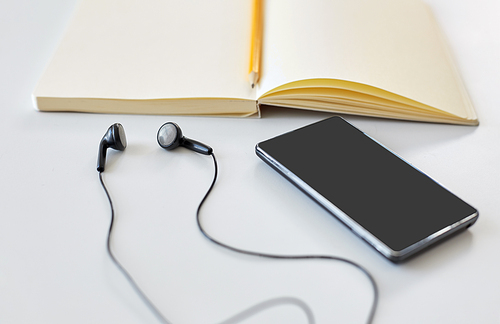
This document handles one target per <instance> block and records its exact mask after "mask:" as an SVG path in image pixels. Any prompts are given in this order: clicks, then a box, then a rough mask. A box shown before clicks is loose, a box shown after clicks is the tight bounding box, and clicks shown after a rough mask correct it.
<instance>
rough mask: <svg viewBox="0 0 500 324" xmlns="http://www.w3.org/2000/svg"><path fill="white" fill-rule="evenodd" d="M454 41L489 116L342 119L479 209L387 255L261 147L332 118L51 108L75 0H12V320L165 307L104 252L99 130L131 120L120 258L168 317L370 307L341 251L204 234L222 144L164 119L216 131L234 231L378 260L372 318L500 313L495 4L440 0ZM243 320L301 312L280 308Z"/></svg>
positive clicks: (117, 244)
mask: <svg viewBox="0 0 500 324" xmlns="http://www.w3.org/2000/svg"><path fill="white" fill-rule="evenodd" d="M429 3H431V5H432V8H433V11H434V13H435V14H436V16H437V18H438V21H439V23H440V25H441V26H442V28H443V29H444V32H445V35H446V36H447V37H448V39H449V41H450V46H451V49H452V51H453V54H454V56H455V58H456V59H457V64H458V66H459V68H460V71H461V73H462V75H463V78H464V82H465V84H466V86H467V88H468V90H469V93H470V96H471V98H472V100H473V102H474V104H475V106H476V109H477V113H478V115H479V120H480V123H481V124H480V126H479V127H464V126H448V125H435V124H424V123H414V122H400V121H388V120H377V119H370V118H355V117H347V119H348V120H349V121H350V122H352V123H353V124H355V125H356V126H358V127H359V128H361V129H362V130H364V131H365V132H367V133H368V134H370V135H372V136H373V137H375V138H377V139H378V140H379V141H381V142H382V143H384V144H386V145H387V146H388V147H390V148H391V149H393V150H395V151H396V152H397V153H399V154H400V155H402V156H403V157H404V158H406V159H407V160H409V161H410V162H412V163H413V164H415V165H416V166H417V167H419V168H421V169H423V170H424V171H426V172H427V173H428V174H430V175H431V176H433V177H434V178H436V179H437V180H438V181H440V182H441V183H442V184H444V185H445V186H447V187H448V188H449V189H451V190H452V191H453V192H455V193H456V194H457V195H459V196H460V197H461V198H463V199H464V200H465V201H467V202H469V203H471V204H472V205H474V206H475V207H476V208H478V209H479V211H480V217H479V220H478V222H477V223H476V224H475V225H474V226H473V227H472V228H471V229H470V230H469V231H467V232H465V233H463V234H460V235H459V236H457V237H455V238H453V239H451V240H449V241H446V242H445V243H443V244H441V245H439V246H438V247H436V248H434V249H432V250H430V251H427V252H426V253H424V254H422V255H420V256H418V257H417V258H415V259H413V260H411V261H409V262H408V263H405V264H402V265H394V264H391V263H390V262H388V261H386V260H385V259H384V258H383V257H381V256H380V255H378V254H377V253H376V252H375V251H374V250H373V249H371V248H370V247H368V246H367V244H365V243H364V242H362V241H361V240H360V239H358V238H357V237H354V236H353V235H352V234H351V233H350V232H349V231H348V230H347V229H346V228H345V227H344V226H342V225H341V224H340V223H339V222H338V221H336V220H335V219H334V218H332V217H331V216H330V215H328V214H327V213H326V212H324V211H323V210H322V209H321V208H319V207H317V206H316V205H315V204H314V203H313V202H312V201H310V200H309V199H308V198H307V197H306V196H305V195H303V194H302V193H301V192H299V191H298V190H297V189H295V188H294V187H293V186H292V185H290V184H289V183H287V182H286V181H285V180H284V179H282V178H281V177H280V176H279V175H278V174H277V173H276V172H274V171H273V170H271V168H269V167H268V166H266V165H265V164H264V163H263V162H261V161H260V160H259V159H258V158H257V157H256V155H255V154H254V145H255V144H256V143H257V142H259V141H261V140H263V139H267V138H268V137H271V136H274V135H277V134H280V133H282V132H285V131H288V130H291V129H293V128H296V127H299V126H302V125H305V124H307V123H310V122H313V121H316V120H319V119H322V118H325V117H327V116H328V115H326V114H320V113H311V112H296V111H286V110H285V111H283V110H282V109H277V110H272V109H267V110H265V111H264V113H263V118H262V119H260V120H259V119H223V118H197V117H175V118H169V117H165V116H124V115H91V114H65V113H61V114H59V113H40V112H36V111H35V110H34V109H33V107H32V102H31V93H32V91H33V89H34V87H35V84H36V81H37V80H38V78H39V77H40V75H41V73H42V70H43V68H44V66H45V64H46V63H47V62H48V60H49V58H50V55H51V53H52V52H53V51H54V49H55V48H56V45H57V41H58V39H59V38H60V37H61V35H62V33H63V30H64V28H65V26H66V24H67V22H68V19H69V17H70V15H71V11H72V8H73V7H74V5H75V2H74V1H62V0H59V1H56V0H54V1H43V2H38V1H28V0H26V1H8V2H6V1H4V2H2V3H0V26H1V28H0V39H1V43H2V45H1V49H0V89H1V96H0V107H1V112H0V116H1V118H0V136H1V142H0V143H1V144H0V166H1V168H0V323H156V319H155V318H154V316H153V315H151V313H150V312H149V310H148V309H147V308H146V307H145V306H144V305H143V304H142V302H141V300H140V299H139V298H138V297H137V296H136V294H135V293H134V292H133V290H132V289H131V288H130V286H129V285H128V283H127V282H126V281H125V279H124V278H123V277H122V275H121V274H120V273H119V272H118V270H117V269H116V268H115V266H114V265H113V264H112V263H111V261H110V260H109V258H108V256H107V254H106V250H105V237H106V231H107V228H108V224H109V216H110V214H109V207H108V204H107V201H106V197H105V195H104V192H103V191H102V189H101V187H100V185H99V181H98V176H97V172H96V170H95V168H96V159H97V148H98V144H99V140H100V139H101V137H102V135H103V134H104V132H105V131H106V129H107V127H108V126H109V125H111V124H112V123H114V122H121V123H122V124H123V125H124V127H125V130H126V132H127V137H128V142H129V147H128V148H127V150H126V151H125V152H124V153H111V152H109V156H108V161H107V162H108V163H107V169H106V172H105V173H104V179H105V181H106V183H107V184H108V186H109V189H110V191H111V194H112V196H113V199H114V203H115V207H116V212H117V219H116V221H117V223H116V228H115V229H116V232H115V235H114V237H113V248H114V250H115V251H116V254H117V257H118V258H119V259H120V260H121V261H122V263H123V264H124V265H125V267H126V268H127V269H128V270H129V271H130V273H132V275H133V276H134V277H135V278H136V280H137V282H138V283H139V284H140V285H141V286H142V287H143V289H144V290H145V291H146V293H147V294H148V295H149V296H150V298H151V299H152V300H153V301H154V302H155V303H156V305H157V306H158V307H159V308H160V309H161V311H162V312H163V313H164V314H165V315H166V317H167V318H168V319H170V320H171V321H172V322H173V323H216V322H220V321H222V320H223V319H225V318H227V317H229V316H230V315H232V314H234V313H236V312H238V311H239V310H242V309H244V308H247V307H249V306H251V305H253V304H255V303H257V302H259V301H262V300H265V299H268V298H274V297H278V296H294V297H298V298H301V299H302V300H304V301H305V302H307V303H308V305H310V307H311V308H312V309H313V311H314V314H315V316H316V320H317V323H330V322H335V323H363V322H364V320H365V317H366V315H367V312H368V308H369V305H370V303H371V301H372V291H371V288H370V285H369V283H368V281H367V280H366V279H365V277H364V276H363V275H362V274H361V273H360V272H359V271H358V270H356V269H354V268H353V267H351V266H348V265H345V264H342V263H335V262H316V261H312V262H293V261H291V262H286V261H268V260H261V259H256V258H252V257H247V256H242V255H236V254H234V253H231V252H228V251H225V250H222V249H220V248H218V247H217V246H214V245H213V244H211V243H209V242H208V241H207V240H206V239H204V238H203V237H202V236H201V234H200V233H199V232H198V230H197V228H196V223H195V210H196V206H197V204H198V202H199V200H200V199H201V197H202V195H203V193H204V192H205V190H206V188H207V187H208V185H209V183H210V181H211V177H212V172H213V166H212V162H211V160H210V158H208V157H205V156H201V155H198V154H195V153H192V152H190V151H187V150H184V149H179V150H178V151H176V152H167V151H163V150H161V149H160V148H159V146H158V145H157V143H156V139H155V136H156V131H157V130H158V128H159V126H160V125H161V124H163V123H164V122H165V121H168V120H172V121H175V122H177V123H179V124H180V125H181V127H182V128H183V132H184V133H185V135H187V136H188V137H191V138H193V139H197V140H199V141H202V142H205V143H207V144H209V145H211V146H212V147H213V148H214V150H215V152H216V154H217V158H218V160H219V164H220V178H219V181H218V183H217V185H216V187H215V190H214V192H213V195H212V196H210V198H209V200H208V201H207V204H206V206H205V208H204V209H203V213H202V217H203V219H204V223H205V224H206V227H207V230H208V231H209V232H210V233H212V234H213V235H214V236H215V237H217V238H219V239H220V240H223V241H225V242H227V243H230V244H233V245H236V246H238V247H242V248H247V249H252V250H257V251H263V252H274V253H286V254H304V253H317V254H331V255H339V256H344V257H348V258H351V259H352V260H355V261H357V262H360V263H361V264H362V265H364V266H365V267H366V268H368V269H369V270H370V271H371V272H372V273H373V275H374V276H375V278H376V280H377V282H378V284H379V287H380V305H379V308H378V311H377V314H376V317H375V323H500V310H499V307H498V306H499V305H500V276H499V274H500V253H499V248H500V215H499V209H500V200H499V196H500V195H499V194H500V187H499V183H500V172H499V170H498V169H499V167H500V162H499V161H500V144H499V139H500V109H499V107H500V99H499V95H498V85H499V84H500V82H499V81H500V64H499V63H498V58H499V57H500V37H499V32H498V31H499V30H500V20H498V15H499V14H500V4H499V2H498V1H494V0H491V1H486V0H484V1H452V0H432V1H431V0H429ZM245 323H306V320H305V316H304V315H303V313H301V312H300V310H299V309H298V308H297V307H293V306H283V307H278V308H275V309H273V310H271V311H268V312H266V313H263V314H261V315H259V316H256V317H255V318H253V319H252V320H248V321H246V322H245Z"/></svg>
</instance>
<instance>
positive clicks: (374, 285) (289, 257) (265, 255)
mask: <svg viewBox="0 0 500 324" xmlns="http://www.w3.org/2000/svg"><path fill="white" fill-rule="evenodd" d="M211 156H212V158H213V161H214V169H215V170H214V177H213V180H212V183H211V185H210V187H209V188H208V190H207V192H206V193H205V196H204V197H203V199H202V200H201V202H200V204H199V205H198V209H197V210H196V222H197V224H198V228H199V230H200V231H201V233H202V234H203V235H204V236H205V237H206V238H207V239H208V240H210V241H211V242H213V243H215V244H217V245H219V246H221V247H223V248H226V249H228V250H231V251H234V252H237V253H242V254H246V255H252V256H257V257H262V258H270V259H285V260H306V259H318V260H320V259H323V260H333V261H340V262H344V263H347V264H350V265H352V266H354V267H356V268H357V269H359V270H360V271H361V272H363V273H364V274H365V275H366V277H367V278H368V279H369V281H370V283H371V285H372V288H373V302H372V306H371V308H370V312H369V314H368V318H367V321H366V322H367V323H368V324H371V323H372V321H373V318H374V316H375V311H376V309H377V305H378V298H379V297H378V296H379V292H378V287H377V283H376V282H375V279H374V278H373V276H372V275H371V274H370V272H369V271H368V270H367V269H365V268H364V267H363V266H361V265H360V264H358V263H356V262H354V261H351V260H349V259H345V258H342V257H336V256H329V255H280V254H269V253H260V252H254V251H248V250H243V249H239V248H235V247H232V246H230V245H227V244H225V243H222V242H220V241H218V240H217V239H215V238H214V237H212V236H211V235H210V234H208V233H207V232H206V231H205V229H204V228H203V226H202V224H201V219H200V211H201V207H202V206H203V203H204V202H205V200H206V199H207V197H208V195H209V194H210V192H211V191H212V189H213V188H214V186H215V183H216V181H217V175H218V165H217V159H216V158H215V154H214V153H212V154H211Z"/></svg>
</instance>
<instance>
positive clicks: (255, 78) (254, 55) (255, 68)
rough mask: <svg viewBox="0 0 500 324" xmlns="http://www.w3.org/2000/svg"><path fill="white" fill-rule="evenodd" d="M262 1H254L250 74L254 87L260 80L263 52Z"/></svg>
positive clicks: (251, 83)
mask: <svg viewBox="0 0 500 324" xmlns="http://www.w3.org/2000/svg"><path fill="white" fill-rule="evenodd" d="M262 1H263V0H254V1H253V15H252V24H253V25H252V39H251V41H252V43H251V45H250V69H249V75H248V78H249V80H250V85H251V86H252V88H253V87H255V85H256V84H257V82H259V73H260V56H261V53H262V24H263V21H262Z"/></svg>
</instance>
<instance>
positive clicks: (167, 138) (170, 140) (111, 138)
mask: <svg viewBox="0 0 500 324" xmlns="http://www.w3.org/2000/svg"><path fill="white" fill-rule="evenodd" d="M157 142H158V144H159V145H160V147H162V148H164V149H166V150H169V151H170V150H174V149H175V148H177V147H179V146H183V147H185V148H187V149H189V150H192V151H194V152H197V153H200V154H204V155H209V156H211V157H212V159H213V162H214V169H215V172H214V177H213V180H212V183H211V185H210V187H209V188H208V190H207V191H206V193H205V195H204V197H203V198H202V199H201V201H200V203H199V205H198V208H197V211H196V221H197V225H198V228H199V230H200V232H201V233H202V234H203V235H204V236H205V237H206V238H207V239H208V240H210V241H211V242H213V243H215V244H217V245H219V246H221V247H223V248H226V249H229V250H231V251H234V252H237V253H242V254H247V255H252V256H256V257H263V258H271V259H282V260H305V259H323V260H334V261H341V262H345V263H348V264H350V265H352V266H354V267H356V268H358V269H359V270H361V271H362V272H363V273H364V274H365V275H366V276H367V278H368V279H369V281H370V283H371V285H372V287H373V293H374V298H373V303H372V306H371V308H370V312H369V315H368V318H367V323H368V324H370V323H372V321H373V318H374V316H375V311H376V308H377V304H378V287H377V284H376V282H375V279H374V278H373V276H372V275H371V274H370V272H369V271H368V270H366V269H365V268H364V267H363V266H361V265H359V264H358V263H356V262H354V261H351V260H349V259H345V258H342V257H335V256H329V255H295V256H294V255H279V254H268V253H260V252H254V251H248V250H243V249H239V248H235V247H232V246H230V245H228V244H225V243H223V242H221V241H219V240H217V239H215V238H214V237H212V236H211V235H210V234H208V233H207V232H206V231H205V229H204V228H203V226H202V222H201V219H200V211H201V207H202V206H203V203H204V202H205V200H206V199H207V197H208V195H209V194H210V192H211V191H212V189H213V187H214V185H215V182H216V181H217V174H218V166H217V160H216V158H215V154H214V153H213V149H212V148H211V147H210V146H208V145H205V144H203V143H201V142H198V141H195V140H192V139H189V138H186V137H184V136H183V135H182V131H181V129H180V127H179V125H177V124H175V123H173V122H167V123H165V124H163V125H162V126H161V127H160V129H159V130H158V133H157ZM126 146H127V140H126V137H125V131H124V129H123V126H122V125H121V124H119V123H115V124H113V125H111V126H110V127H109V128H108V130H107V132H106V133H105V135H104V136H103V138H102V139H101V142H100V144H99V153H98V162H97V171H98V172H99V179H100V182H101V185H102V187H103V189H104V191H105V193H106V196H107V198H108V201H109V204H110V207H111V223H110V227H109V231H108V238H107V250H108V253H109V255H110V257H111V259H112V260H113V262H114V263H115V264H116V266H117V267H118V268H119V269H120V270H121V271H122V273H123V274H124V275H125V277H126V278H127V279H128V281H129V282H130V284H131V285H132V287H133V288H134V289H135V290H136V292H137V293H138V295H139V296H140V297H141V298H142V299H143V300H144V302H145V303H146V305H147V306H148V307H149V308H150V309H151V310H152V312H153V313H154V314H155V315H156V316H157V317H158V319H159V320H160V321H161V322H163V323H167V324H170V323H171V322H169V321H168V320H167V319H166V318H165V317H164V316H163V314H162V313H161V312H160V311H159V310H158V309H157V308H156V307H155V306H154V304H153V303H152V302H151V300H149V298H148V297H147V296H146V295H145V294H144V293H143V292H142V290H141V289H140V288H139V286H138V285H137V284H136V282H135V280H134V279H133V278H132V276H131V275H130V274H129V273H128V272H127V271H126V270H125V268H124V267H123V266H122V265H121V264H120V263H119V262H118V260H117V259H116V258H115V257H114V255H113V253H112V251H111V247H110V239H111V232H112V229H113V223H114V208H113V203H112V200H111V197H110V195H109V192H108V190H107V189H106V186H105V184H104V181H103V179H102V173H103V172H104V169H105V168H104V166H105V160H106V150H107V149H108V148H112V149H115V150H118V151H123V150H125V148H126ZM279 304H293V305H295V306H299V307H300V308H301V309H302V310H303V311H304V313H305V314H306V316H307V318H308V321H309V323H310V324H312V323H314V316H313V314H312V311H311V310H310V308H309V307H308V306H307V304H305V303H304V302H303V301H301V300H299V299H296V298H291V297H281V298H273V299H270V300H268V301H264V302H261V303H259V304H257V305H254V306H252V307H250V308H249V309H247V310H244V311H242V312H240V313H238V314H236V315H234V316H232V317H231V318H229V319H227V320H225V321H223V322H221V324H235V323H239V322H241V321H243V320H245V319H247V318H249V317H251V316H253V315H254V314H256V313H258V312H260V311H262V310H265V309H267V308H269V307H272V306H275V305H279Z"/></svg>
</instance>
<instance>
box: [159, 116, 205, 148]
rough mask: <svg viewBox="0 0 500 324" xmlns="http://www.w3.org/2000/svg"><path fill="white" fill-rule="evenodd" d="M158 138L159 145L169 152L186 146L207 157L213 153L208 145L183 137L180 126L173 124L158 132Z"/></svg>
mask: <svg viewBox="0 0 500 324" xmlns="http://www.w3.org/2000/svg"><path fill="white" fill-rule="evenodd" d="M156 138H157V140H158V144H160V146H161V147H163V148H164V149H166V150H169V151H170V150H173V149H175V148H177V147H179V146H184V147H185V148H187V149H190V150H192V151H195V152H198V153H201V154H205V155H210V154H212V151H213V150H212V148H211V147H210V146H208V145H205V144H203V143H200V142H198V141H195V140H192V139H189V138H186V137H184V136H182V131H181V128H180V127H179V125H177V124H176V123H172V122H168V123H165V124H163V125H162V126H161V127H160V129H159V130H158V134H157V136H156Z"/></svg>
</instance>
